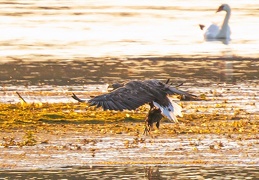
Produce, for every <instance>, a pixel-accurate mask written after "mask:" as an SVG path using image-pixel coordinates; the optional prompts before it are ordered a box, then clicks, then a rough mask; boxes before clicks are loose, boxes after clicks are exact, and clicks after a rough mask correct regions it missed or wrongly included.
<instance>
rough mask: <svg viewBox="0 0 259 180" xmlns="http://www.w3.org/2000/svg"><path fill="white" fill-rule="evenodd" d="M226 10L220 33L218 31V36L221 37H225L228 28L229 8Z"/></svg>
mask: <svg viewBox="0 0 259 180" xmlns="http://www.w3.org/2000/svg"><path fill="white" fill-rule="evenodd" d="M226 12H227V13H226V16H225V19H224V21H223V24H222V26H221V29H220V33H219V36H220V37H222V38H226V34H227V31H228V29H229V27H228V21H229V18H230V15H231V10H230V9H229V10H228V11H226Z"/></svg>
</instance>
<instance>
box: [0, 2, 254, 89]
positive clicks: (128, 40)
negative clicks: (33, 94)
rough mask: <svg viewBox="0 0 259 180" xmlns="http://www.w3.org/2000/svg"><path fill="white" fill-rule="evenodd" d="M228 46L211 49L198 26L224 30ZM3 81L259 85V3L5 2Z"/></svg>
mask: <svg viewBox="0 0 259 180" xmlns="http://www.w3.org/2000/svg"><path fill="white" fill-rule="evenodd" d="M222 3H228V4H229V5H230V7H231V9H232V14H231V18H230V28H231V32H232V34H231V41H230V42H229V43H228V44H225V43H224V42H221V41H210V42H206V41H204V39H203V33H204V32H202V31H201V30H200V28H199V26H198V24H204V25H209V24H210V23H212V22H214V23H218V24H219V25H221V24H222V22H223V19H224V17H225V12H219V13H216V10H217V9H218V7H219V6H220V5H221V4H222ZM0 6H1V11H0V29H1V33H0V80H1V85H2V88H3V87H5V89H8V88H6V87H10V86H12V88H13V89H16V88H18V89H20V90H22V88H23V87H22V86H30V85H34V86H44V85H57V86H66V85H69V86H75V85H79V86H81V85H84V84H103V83H112V82H116V81H125V80H129V79H149V78H157V79H162V80H164V79H167V78H171V79H173V80H174V81H175V82H176V83H178V82H193V81H195V82H200V81H201V82H208V83H211V82H228V83H236V82H238V81H247V80H250V81H255V80H258V76H259V75H258V74H259V73H258V69H259V68H258V61H257V58H258V57H259V35H258V33H257V32H259V25H258V24H259V21H258V17H259V10H258V7H259V1H257V0H247V1H235V0H226V1H219V0H210V1H205V0H185V1H176V0H163V1H160V0H155V1H147V0H137V1H128V2H127V1H121V0H113V1H104V0H97V1H96V0H95V1H91V0H89V1H85V0H74V1H73V2H71V1H58V0H55V1H52V0H51V1H50V0H40V1H39V0H12V1H1V2H0Z"/></svg>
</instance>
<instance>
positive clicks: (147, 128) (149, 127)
mask: <svg viewBox="0 0 259 180" xmlns="http://www.w3.org/2000/svg"><path fill="white" fill-rule="evenodd" d="M150 130H151V126H150V124H149V122H148V115H147V117H146V119H145V130H144V133H143V135H148V134H149V133H150Z"/></svg>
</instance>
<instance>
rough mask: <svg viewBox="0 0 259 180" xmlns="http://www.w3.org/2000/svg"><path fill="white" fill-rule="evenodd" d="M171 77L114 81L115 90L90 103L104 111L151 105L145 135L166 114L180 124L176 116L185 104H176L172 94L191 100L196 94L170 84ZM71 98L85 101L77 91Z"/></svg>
mask: <svg viewBox="0 0 259 180" xmlns="http://www.w3.org/2000/svg"><path fill="white" fill-rule="evenodd" d="M169 81H170V80H169V79H168V80H167V81H166V82H165V83H163V82H162V81H160V80H157V79H151V80H143V81H140V80H132V81H129V82H127V83H125V84H119V83H116V84H113V85H112V87H113V88H114V90H113V91H111V92H109V93H106V94H102V95H99V96H96V97H94V98H92V99H90V100H88V101H87V102H88V103H89V104H90V106H96V107H102V108H103V110H117V111H123V110H135V109H137V108H138V107H140V106H142V105H144V104H149V106H150V109H149V112H148V114H147V116H146V118H145V131H144V134H147V133H148V132H150V130H151V129H153V124H154V123H156V127H157V128H158V129H159V126H160V120H161V119H162V118H163V116H164V117H166V118H167V119H169V120H170V121H172V122H175V123H177V122H178V120H177V118H176V116H180V117H182V116H183V115H182V112H181V111H182V107H181V106H180V105H178V104H177V103H175V102H174V101H173V100H172V99H171V98H170V97H169V95H173V94H178V95H181V96H184V97H186V98H188V99H193V98H195V97H196V96H195V95H192V94H189V93H188V92H185V91H181V90H178V89H177V88H176V87H173V86H172V85H171V84H169ZM72 98H74V99H75V100H77V101H79V102H86V100H82V99H80V98H78V97H77V96H76V95H75V94H74V93H73V95H72Z"/></svg>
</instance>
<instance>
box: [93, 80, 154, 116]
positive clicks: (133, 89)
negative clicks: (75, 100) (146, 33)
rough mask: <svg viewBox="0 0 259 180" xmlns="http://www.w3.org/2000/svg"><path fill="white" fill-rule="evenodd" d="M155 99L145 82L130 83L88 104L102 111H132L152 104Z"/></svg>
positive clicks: (97, 97) (95, 98)
mask: <svg viewBox="0 0 259 180" xmlns="http://www.w3.org/2000/svg"><path fill="white" fill-rule="evenodd" d="M155 98H156V97H155V96H154V94H153V93H152V89H151V88H150V87H149V86H148V85H147V84H146V83H145V81H130V82H128V83H127V84H125V85H124V86H123V87H120V88H118V89H116V90H114V91H112V92H110V93H107V94H103V95H100V96H96V97H94V98H93V99H90V100H89V101H88V102H89V103H90V105H96V106H97V107H101V106H102V108H103V109H104V110H107V109H110V110H120V111H122V110H124V109H128V110H134V109H136V108H138V107H139V106H141V105H143V104H145V103H148V102H152V101H153V100H154V99H155Z"/></svg>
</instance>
